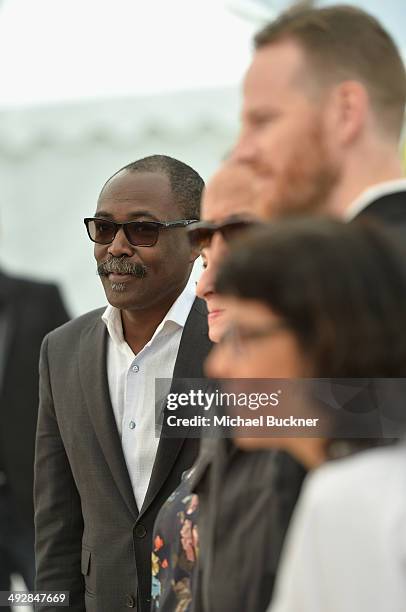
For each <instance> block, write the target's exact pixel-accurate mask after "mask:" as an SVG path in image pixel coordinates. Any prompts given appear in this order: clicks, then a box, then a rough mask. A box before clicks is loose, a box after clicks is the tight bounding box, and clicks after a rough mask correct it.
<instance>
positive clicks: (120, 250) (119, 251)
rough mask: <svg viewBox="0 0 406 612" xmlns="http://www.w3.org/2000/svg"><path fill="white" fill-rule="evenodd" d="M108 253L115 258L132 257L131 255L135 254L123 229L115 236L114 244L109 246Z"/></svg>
mask: <svg viewBox="0 0 406 612" xmlns="http://www.w3.org/2000/svg"><path fill="white" fill-rule="evenodd" d="M108 253H109V255H112V256H113V257H121V256H122V255H126V256H127V257H131V255H133V254H134V248H133V246H132V245H131V244H130V243H129V242H128V240H127V237H126V235H125V234H124V231H123V228H122V227H121V228H120V229H119V230H118V232H117V234H116V235H115V236H114V240H113V242H112V243H111V244H110V245H109V248H108Z"/></svg>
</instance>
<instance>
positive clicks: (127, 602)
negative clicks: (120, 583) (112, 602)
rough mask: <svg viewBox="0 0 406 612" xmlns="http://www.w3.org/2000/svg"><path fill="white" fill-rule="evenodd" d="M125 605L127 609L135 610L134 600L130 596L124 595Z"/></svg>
mask: <svg viewBox="0 0 406 612" xmlns="http://www.w3.org/2000/svg"><path fill="white" fill-rule="evenodd" d="M125 605H126V607H127V608H135V599H134V597H133V596H132V595H126V597H125Z"/></svg>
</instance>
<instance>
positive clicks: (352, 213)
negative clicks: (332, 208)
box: [344, 178, 406, 221]
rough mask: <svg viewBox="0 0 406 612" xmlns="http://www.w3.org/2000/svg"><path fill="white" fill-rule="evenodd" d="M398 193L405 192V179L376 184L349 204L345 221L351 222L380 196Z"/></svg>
mask: <svg viewBox="0 0 406 612" xmlns="http://www.w3.org/2000/svg"><path fill="white" fill-rule="evenodd" d="M399 191H406V178H401V179H396V180H394V181H385V182H383V183H377V184H376V185H373V186H372V187H369V188H368V189H365V190H364V191H363V192H362V193H361V194H360V195H359V196H358V198H356V199H355V200H354V201H353V202H351V204H350V206H349V207H348V208H347V210H346V211H345V213H344V218H345V220H346V221H352V219H354V217H356V216H357V215H358V214H359V213H360V212H361V211H362V210H364V208H366V207H367V206H369V204H372V202H374V201H375V200H378V199H379V198H381V197H382V196H386V195H389V194H390V193H398V192H399Z"/></svg>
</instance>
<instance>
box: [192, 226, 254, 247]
mask: <svg viewBox="0 0 406 612" xmlns="http://www.w3.org/2000/svg"><path fill="white" fill-rule="evenodd" d="M258 224H259V221H256V220H254V219H230V220H229V221H225V222H224V223H210V222H209V221H199V222H197V223H194V224H193V226H192V227H189V228H188V229H187V235H188V238H189V241H190V244H191V246H192V247H193V248H198V249H199V250H202V249H206V248H207V247H209V246H210V243H211V241H212V238H213V236H214V234H215V233H216V232H220V234H221V235H222V237H223V238H224V240H225V241H226V242H230V241H231V240H234V239H235V238H238V236H239V235H240V234H242V233H244V232H245V231H246V230H248V229H250V228H251V227H255V226H256V225H258Z"/></svg>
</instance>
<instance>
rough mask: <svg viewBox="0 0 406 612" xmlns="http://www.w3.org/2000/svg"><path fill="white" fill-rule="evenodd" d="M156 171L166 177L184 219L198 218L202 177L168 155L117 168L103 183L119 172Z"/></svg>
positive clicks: (144, 158)
mask: <svg viewBox="0 0 406 612" xmlns="http://www.w3.org/2000/svg"><path fill="white" fill-rule="evenodd" d="M125 170H127V171H128V172H157V173H159V174H164V175H165V176H167V177H168V179H169V182H170V185H171V190H172V194H173V197H174V199H175V202H176V204H177V205H178V206H179V208H180V209H181V211H182V214H183V216H184V218H185V219H200V201H201V198H202V193H203V189H204V181H203V179H202V177H201V176H200V175H199V174H198V172H196V170H193V168H191V167H190V166H188V165H187V164H185V163H183V162H181V161H179V160H178V159H175V158H174V157H169V156H168V155H150V156H148V157H143V158H142V159H138V160H137V161H134V162H131V163H129V164H127V165H126V166H123V167H122V168H120V170H117V172H115V173H114V174H113V175H112V176H111V177H110V178H109V179H107V181H106V182H105V184H104V185H103V188H102V190H101V191H102V192H103V189H104V187H105V186H106V185H107V183H108V182H109V181H111V179H112V178H114V177H115V176H116V175H117V174H119V173H120V172H123V171H125Z"/></svg>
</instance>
